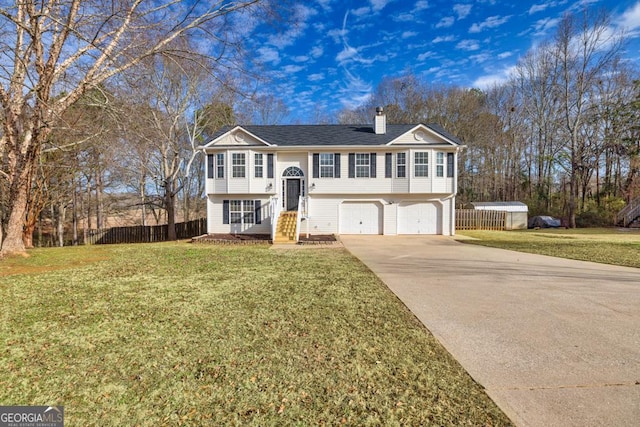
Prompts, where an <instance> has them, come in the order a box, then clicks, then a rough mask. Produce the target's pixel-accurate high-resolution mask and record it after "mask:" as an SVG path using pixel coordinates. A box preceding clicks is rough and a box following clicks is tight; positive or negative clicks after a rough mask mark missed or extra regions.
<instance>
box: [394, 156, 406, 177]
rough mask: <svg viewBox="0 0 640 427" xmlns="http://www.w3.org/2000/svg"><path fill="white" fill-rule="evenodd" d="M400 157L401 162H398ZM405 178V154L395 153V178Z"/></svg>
mask: <svg viewBox="0 0 640 427" xmlns="http://www.w3.org/2000/svg"><path fill="white" fill-rule="evenodd" d="M401 155H402V162H400V156H401ZM400 168H402V173H400ZM406 177H407V153H406V152H404V151H403V152H401V153H396V178H406Z"/></svg>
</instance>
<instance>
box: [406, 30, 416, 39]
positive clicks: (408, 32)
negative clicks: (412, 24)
mask: <svg viewBox="0 0 640 427" xmlns="http://www.w3.org/2000/svg"><path fill="white" fill-rule="evenodd" d="M417 35H418V33H416V32H415V31H405V32H404V33H402V38H403V39H408V38H410V37H415V36H417Z"/></svg>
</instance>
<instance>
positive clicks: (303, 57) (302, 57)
mask: <svg viewBox="0 0 640 427" xmlns="http://www.w3.org/2000/svg"><path fill="white" fill-rule="evenodd" d="M291 59H292V60H293V62H307V61H308V60H309V57H308V56H307V55H299V56H294V57H293V58H291Z"/></svg>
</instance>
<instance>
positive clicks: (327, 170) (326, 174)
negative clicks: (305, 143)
mask: <svg viewBox="0 0 640 427" xmlns="http://www.w3.org/2000/svg"><path fill="white" fill-rule="evenodd" d="M334 161H335V156H334V154H333V153H320V178H333V176H334V171H335V163H334Z"/></svg>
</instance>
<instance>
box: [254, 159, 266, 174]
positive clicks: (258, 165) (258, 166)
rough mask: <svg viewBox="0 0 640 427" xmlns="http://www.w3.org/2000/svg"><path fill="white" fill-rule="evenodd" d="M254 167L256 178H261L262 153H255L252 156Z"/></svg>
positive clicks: (262, 168)
mask: <svg viewBox="0 0 640 427" xmlns="http://www.w3.org/2000/svg"><path fill="white" fill-rule="evenodd" d="M254 168H255V176H256V178H262V175H263V173H264V164H263V160H262V153H256V154H255V156H254Z"/></svg>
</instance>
